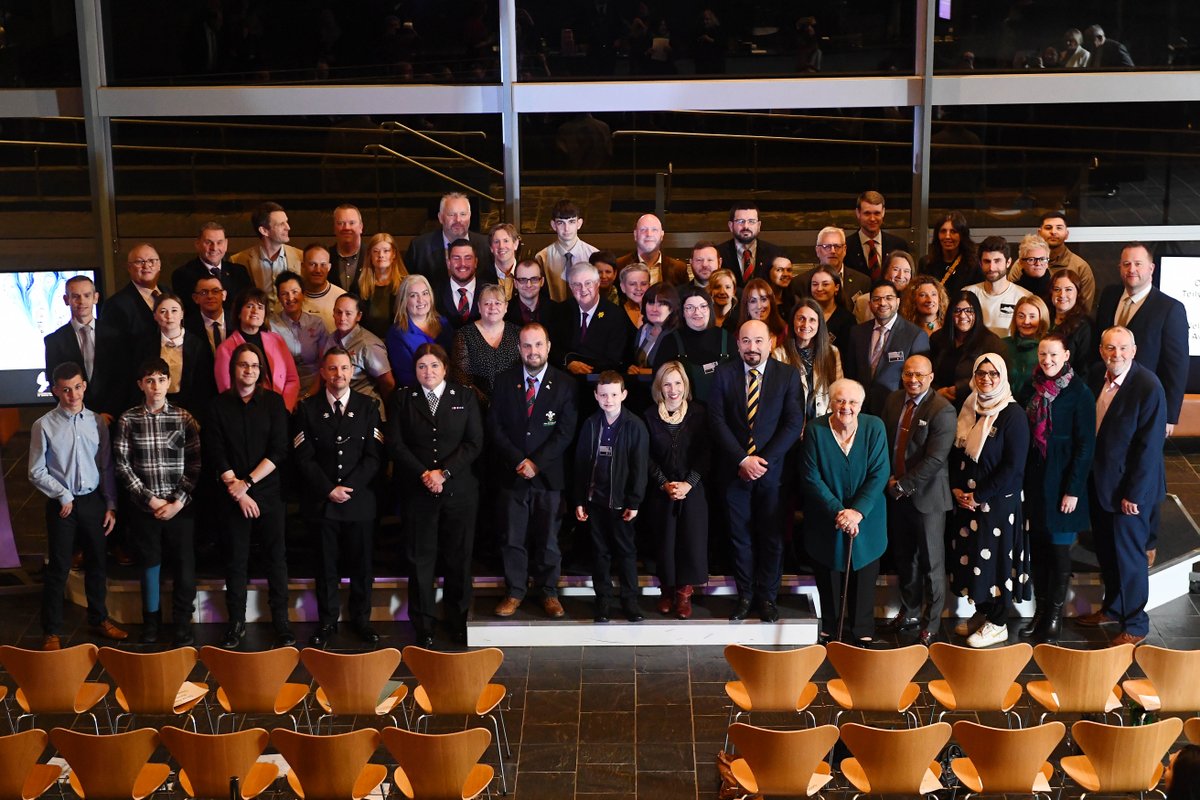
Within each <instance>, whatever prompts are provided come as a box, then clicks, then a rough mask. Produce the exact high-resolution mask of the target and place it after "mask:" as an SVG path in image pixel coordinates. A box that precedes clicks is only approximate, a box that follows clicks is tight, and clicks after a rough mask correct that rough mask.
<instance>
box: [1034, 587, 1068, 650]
mask: <svg viewBox="0 0 1200 800" xmlns="http://www.w3.org/2000/svg"><path fill="white" fill-rule="evenodd" d="M1070 583H1071V573H1070V571H1069V570H1068V571H1066V572H1061V571H1060V572H1056V573H1055V574H1054V575H1053V577H1052V578H1051V583H1050V592H1049V597H1048V598H1047V599H1048V600H1049V601H1050V603H1049V608H1048V609H1046V615H1045V616H1044V617H1043V618H1042V621H1041V625H1040V626H1039V627H1038V629H1037V631H1036V632H1035V633H1034V638H1036V639H1037V640H1038V641H1039V642H1045V643H1046V644H1058V636H1059V633H1060V632H1061V630H1062V615H1063V605H1064V604H1065V603H1066V600H1067V587H1068V586H1070Z"/></svg>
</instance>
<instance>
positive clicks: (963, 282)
mask: <svg viewBox="0 0 1200 800" xmlns="http://www.w3.org/2000/svg"><path fill="white" fill-rule="evenodd" d="M921 272H922V273H924V274H926V275H932V276H933V277H935V278H937V279H938V280H939V281H941V282H942V285H943V286H945V287H946V293H947V294H949V295H950V296H951V297H953V296H954V295H955V294H957V293H958V292H959V291H960V290H962V289H965V288H966V287H968V286H970V285H971V284H973V283H979V282H980V281H982V280H983V272H982V271H981V270H980V269H979V255H978V254H977V253H976V252H975V243H974V242H972V241H971V227H970V226H969V225H967V218H966V217H964V216H963V215H962V213H961V212H959V211H951V212H950V213H949V214H946V215H945V216H944V217H942V219H941V220H940V221H939V222H938V224H937V227H936V228H934V234H933V241H931V242H930V243H929V255H927V256H925V258H923V259H921Z"/></svg>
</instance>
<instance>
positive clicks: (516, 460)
mask: <svg viewBox="0 0 1200 800" xmlns="http://www.w3.org/2000/svg"><path fill="white" fill-rule="evenodd" d="M525 391H526V383H525V368H524V367H523V366H516V367H513V368H512V369H509V370H505V371H504V372H502V373H500V374H499V375H497V376H496V383H495V386H494V388H493V389H492V404H491V406H490V407H489V408H488V417H487V442H488V447H489V448H490V451H491V453H490V459H492V460H494V461H495V462H496V463H494V464H492V465H491V467H492V469H493V471H494V472H495V474H496V479H497V481H498V482H499V485H500V486H502V487H504V488H505V489H508V490H509V491H518V492H524V491H525V487H527V486H533V487H534V488H537V489H549V490H553V491H559V492H561V491H563V489H565V488H566V474H565V473H566V460H567V456H566V454H567V450H568V448H570V446H571V440H572V439H574V438H575V424H576V420H577V418H578V413H577V408H578V406H577V402H576V399H575V381H574V380H572V379H571V376H570V375H568V374H567V373H565V372H563V371H562V370H559V369H555V368H554V367H547V368H546V374H545V375H544V376H543V382H542V385H541V386H540V387H539V388H538V393H537V398H536V399H535V400H534V402H533V412H532V413H528V412H527V410H526V408H525ZM527 458H528V459H529V460H530V461H532V462H533V463H534V464H536V465H537V468H538V474H537V475H535V476H534V477H533V478H532V479H528V480H527V479H525V478H522V477H521V476H520V475H518V474H517V472H516V469H517V465H518V464H520V463H521V462H522V461H524V460H525V459H527Z"/></svg>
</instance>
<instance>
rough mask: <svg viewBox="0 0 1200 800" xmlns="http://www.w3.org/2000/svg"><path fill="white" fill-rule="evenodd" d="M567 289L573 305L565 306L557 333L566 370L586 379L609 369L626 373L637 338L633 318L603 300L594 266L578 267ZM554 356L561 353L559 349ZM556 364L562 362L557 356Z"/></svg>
mask: <svg viewBox="0 0 1200 800" xmlns="http://www.w3.org/2000/svg"><path fill="white" fill-rule="evenodd" d="M567 285H568V288H570V290H571V297H572V298H573V301H572V300H568V301H567V302H566V303H563V304H562V306H561V309H562V310H561V313H560V314H559V323H558V331H557V333H556V335H557V336H559V337H560V338H561V339H562V341H563V342H564V344H563V347H562V350H561V354H562V355H561V362H562V364H563V366H564V367H565V368H566V370H567V371H568V372H570V373H571V374H572V375H577V376H580V377H581V378H584V379H586V376H588V375H593V374H594V375H599V374H600V373H601V372H603V371H604V370H606V369H611V370H615V371H617V372H624V371H625V368H626V367H627V366H628V364H629V363H630V360H631V358H632V355H633V354H632V350H633V341H634V337H635V336H636V331H635V330H634V328H633V323H632V322H630V321H629V315H628V314H626V313H625V312H624V311H623V310H621V309H620V308H619V307H618V306H617V305H616V304H615V303H610V302H608V301H607V300H604V299H602V298H601V297H600V273H599V272H598V271H597V270H596V268H595V267H594V266H592V265H591V264H576V265H574V266H573V267H572V268H571V273H570V275H568V276H567ZM554 352H555V353H556V354H558V353H559V352H560V351H559V349H558V348H557V347H556V348H555V351H554ZM555 360H560V359H559V357H558V356H557V355H556V358H555ZM587 394H589V395H590V394H591V391H590V390H589V391H588V392H587Z"/></svg>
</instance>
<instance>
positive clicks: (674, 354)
mask: <svg viewBox="0 0 1200 800" xmlns="http://www.w3.org/2000/svg"><path fill="white" fill-rule="evenodd" d="M735 355H737V336H736V335H735V334H733V333H731V332H729V331H728V330H725V329H724V328H705V329H704V330H702V331H694V330H692V329H691V328H689V327H687V326H686V325H684V326H682V327H680V328H676V329H675V330H673V331H671V332H670V333H668V334H666V335H665V337H664V338H663V340H662V341H661V342H659V345H658V347H657V348H655V352H654V362H653V366H654V371H655V373H657V372H658V368H659V367H661V366H662V365H663V364H665V363H667V362H668V361H681V362H682V363H683V367H684V369H686V370H687V376H688V380H689V381H690V382H691V384H692V397H694V398H696V399H697V400H699V401H700V402H701V403H703V402H704V401H706V400H707V399H708V389H709V386H710V385H711V384H712V376H713V373H715V372H716V370H717V367H718V366H720V365H721V364H722V363H723V362H725V361H728V360H729V359H731V358H733V357H734V356H735Z"/></svg>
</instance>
